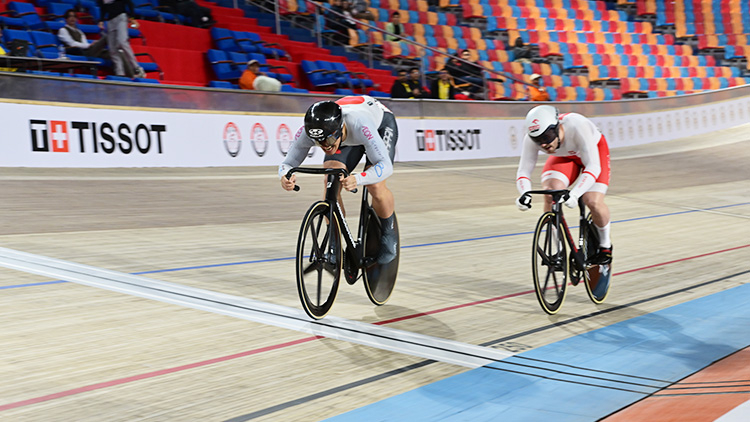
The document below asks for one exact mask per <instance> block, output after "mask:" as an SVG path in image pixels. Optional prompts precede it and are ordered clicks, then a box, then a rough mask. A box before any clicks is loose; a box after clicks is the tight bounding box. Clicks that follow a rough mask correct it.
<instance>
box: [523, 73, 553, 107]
mask: <svg viewBox="0 0 750 422" xmlns="http://www.w3.org/2000/svg"><path fill="white" fill-rule="evenodd" d="M541 81H542V76H541V75H540V74H538V73H534V74H533V75H531V85H528V89H529V101H549V93H548V92H547V90H546V89H544V87H543V86H542V83H541Z"/></svg>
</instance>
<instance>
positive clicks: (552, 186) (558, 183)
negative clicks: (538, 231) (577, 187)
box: [542, 178, 568, 212]
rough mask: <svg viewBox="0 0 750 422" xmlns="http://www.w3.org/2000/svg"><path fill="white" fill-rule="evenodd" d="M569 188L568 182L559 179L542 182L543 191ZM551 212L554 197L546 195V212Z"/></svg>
mask: <svg viewBox="0 0 750 422" xmlns="http://www.w3.org/2000/svg"><path fill="white" fill-rule="evenodd" d="M567 188H568V184H567V182H565V181H563V180H560V179H557V178H549V179H544V180H542V189H544V190H562V189H567ZM549 211H552V195H544V212H549Z"/></svg>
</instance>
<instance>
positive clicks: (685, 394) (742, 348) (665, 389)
mask: <svg viewBox="0 0 750 422" xmlns="http://www.w3.org/2000/svg"><path fill="white" fill-rule="evenodd" d="M745 272H747V271H743V272H742V273H739V274H740V275H741V274H743V273H745ZM723 278H726V277H723ZM748 347H750V345H747V346H745V347H741V348H739V349H737V350H735V351H734V352H732V353H730V354H728V355H726V356H724V357H721V358H719V359H716V360H715V361H713V362H711V363H709V364H708V365H705V366H704V367H702V368H699V369H697V370H695V371H693V372H692V373H690V374H688V375H685V376H684V377H682V378H680V379H679V380H677V381H675V382H673V383H672V384H671V385H670V386H667V387H664V388H663V389H661V390H659V391H656V392H654V393H653V394H651V395H649V396H646V397H643V398H641V399H639V400H636V401H634V402H632V403H630V404H629V405H627V406H625V407H623V408H621V409H617V410H615V411H613V412H612V413H610V414H609V415H606V416H604V417H602V418H601V419H599V420H600V421H601V420H603V419H606V418H608V417H610V416H612V415H614V414H615V413H617V412H620V411H622V410H624V409H627V408H628V407H631V406H634V405H636V404H637V403H640V402H641V401H643V400H646V399H647V398H649V397H662V396H670V395H671V396H689V395H701V394H697V393H683V394H659V392H660V391H668V390H670V389H671V388H670V387H671V386H672V385H689V384H700V383H681V382H680V381H682V380H684V379H687V378H689V377H691V376H693V375H694V374H697V373H698V372H700V371H702V370H704V369H706V368H708V367H709V366H711V365H714V364H715V363H716V362H720V361H722V360H724V359H727V358H729V357H730V356H732V355H735V354H737V353H739V352H741V351H743V350H745V349H746V348H748ZM719 382H734V381H719ZM748 392H749V393H750V391H748ZM727 393H732V392H731V391H722V392H716V393H705V394H727Z"/></svg>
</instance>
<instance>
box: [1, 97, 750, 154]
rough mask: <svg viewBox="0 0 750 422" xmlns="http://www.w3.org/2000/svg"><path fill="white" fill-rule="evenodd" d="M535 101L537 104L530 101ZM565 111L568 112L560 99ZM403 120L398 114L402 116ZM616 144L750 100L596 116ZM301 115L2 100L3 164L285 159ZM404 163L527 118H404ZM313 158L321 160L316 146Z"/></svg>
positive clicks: (485, 149)
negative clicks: (95, 106)
mask: <svg viewBox="0 0 750 422" xmlns="http://www.w3.org/2000/svg"><path fill="white" fill-rule="evenodd" d="M529 107H531V104H529ZM559 107H560V108H561V111H563V112H566V111H570V110H567V109H566V105H565V103H560V106H559ZM397 118H398V116H397ZM592 120H593V121H594V122H595V123H596V124H597V126H598V127H599V128H600V130H601V131H602V133H604V135H605V136H606V138H607V140H608V142H609V145H610V148H617V147H623V146H631V145H638V144H644V143H649V142H658V141H667V140H671V139H677V138H681V137H686V136H693V135H699V134H702V133H708V132H712V131H716V130H720V129H725V128H729V127H732V126H736V125H739V124H744V123H746V122H748V121H750V98H739V99H735V100H731V101H725V102H722V103H712V104H707V105H704V106H698V107H692V108H684V109H678V110H669V111H664V112H652V113H649V114H629V115H621V116H602V117H592ZM301 124H302V117H301V116H299V115H289V116H283V115H282V116H266V115H251V114H212V113H198V112H175V111H142V110H124V109H105V108H86V107H80V106H79V107H67V106H52V105H32V104H17V103H8V102H4V103H0V127H2V132H1V133H0V166H2V167H83V168H85V167H222V166H277V165H278V164H279V163H280V162H281V161H282V160H283V159H284V156H285V155H286V151H288V149H289V145H290V144H291V141H292V139H293V138H294V135H295V132H296V131H297V130H298V129H299V128H300V126H301ZM398 126H399V140H398V144H397V151H396V160H397V161H442V160H460V159H477V158H493V157H511V156H518V155H520V151H521V145H520V144H521V142H522V140H523V120H520V119H517V120H513V119H496V120H491V119H484V120H480V119H461V120H458V119H453V120H451V119H446V120H437V119H422V120H420V119H406V118H402V119H399V120H398ZM310 156H311V158H309V159H308V161H307V162H306V164H320V163H322V160H323V154H322V151H320V150H319V149H317V148H313V149H312V150H311V152H310Z"/></svg>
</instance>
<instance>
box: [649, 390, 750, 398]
mask: <svg viewBox="0 0 750 422" xmlns="http://www.w3.org/2000/svg"><path fill="white" fill-rule="evenodd" d="M717 394H750V390H747V391H717V392H714V393H680V394H653V395H651V397H679V396H711V395H717Z"/></svg>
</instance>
